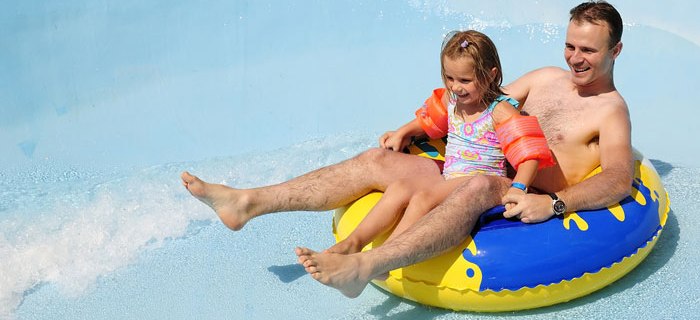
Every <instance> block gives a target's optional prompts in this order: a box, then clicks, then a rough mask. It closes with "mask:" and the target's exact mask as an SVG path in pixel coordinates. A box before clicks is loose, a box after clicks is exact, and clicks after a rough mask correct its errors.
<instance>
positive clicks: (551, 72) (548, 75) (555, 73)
mask: <svg viewBox="0 0 700 320" xmlns="http://www.w3.org/2000/svg"><path fill="white" fill-rule="evenodd" d="M568 74H569V73H568V71H566V70H564V69H562V68H559V67H554V66H550V67H542V68H539V69H535V70H532V71H530V73H529V75H530V76H532V77H536V78H545V79H547V80H549V79H555V78H559V77H566V76H567V75H568Z"/></svg>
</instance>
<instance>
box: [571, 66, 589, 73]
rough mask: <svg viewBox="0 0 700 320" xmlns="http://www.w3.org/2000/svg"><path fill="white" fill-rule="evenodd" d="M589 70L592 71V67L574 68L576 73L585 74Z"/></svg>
mask: <svg viewBox="0 0 700 320" xmlns="http://www.w3.org/2000/svg"><path fill="white" fill-rule="evenodd" d="M588 69H590V67H589V68H583V69H577V68H574V71H576V72H584V71H588Z"/></svg>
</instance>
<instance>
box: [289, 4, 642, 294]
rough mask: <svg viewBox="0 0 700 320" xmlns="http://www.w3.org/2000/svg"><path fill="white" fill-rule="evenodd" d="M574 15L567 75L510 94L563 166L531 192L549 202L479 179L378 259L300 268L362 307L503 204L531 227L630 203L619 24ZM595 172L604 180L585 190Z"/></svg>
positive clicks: (302, 256)
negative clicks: (369, 292) (360, 299)
mask: <svg viewBox="0 0 700 320" xmlns="http://www.w3.org/2000/svg"><path fill="white" fill-rule="evenodd" d="M570 13H571V19H570V22H569V25H568V28H567V33H566V46H565V49H564V57H565V59H566V61H567V64H568V66H569V70H563V69H560V68H554V67H549V68H543V69H538V70H535V71H532V72H530V73H528V74H526V75H524V76H523V77H521V78H520V79H518V80H516V81H515V82H513V83H512V84H510V85H508V86H507V87H506V88H505V92H506V93H507V94H508V95H509V96H511V97H513V98H515V99H517V100H518V101H520V102H521V103H522V104H523V111H524V112H526V113H528V114H529V115H533V116H537V117H538V120H539V122H540V124H541V126H542V130H543V131H544V133H545V136H546V137H547V140H548V144H549V147H550V148H551V150H552V152H553V154H554V156H555V157H556V159H557V162H558V165H557V166H555V167H550V168H546V169H543V170H542V171H540V172H539V173H538V174H537V177H536V179H535V181H534V182H533V184H532V186H533V187H534V188H536V189H538V190H540V191H542V192H545V193H551V195H548V194H533V193H528V194H513V195H507V196H505V197H504V198H503V199H499V196H498V195H500V194H505V192H506V190H507V188H509V187H510V180H508V179H506V178H500V177H490V176H476V177H475V178H473V179H470V180H469V181H468V182H467V183H465V184H464V185H462V186H460V188H459V189H457V190H455V191H454V192H453V193H452V194H451V195H450V196H449V197H448V198H447V199H446V200H445V201H444V202H443V203H442V204H440V205H439V206H438V207H436V208H435V209H433V210H432V211H431V212H430V213H428V214H427V215H426V216H425V217H423V218H422V219H421V220H420V221H419V222H418V223H416V224H415V225H413V226H412V227H411V228H410V229H408V230H406V231H405V232H404V233H402V234H400V235H399V236H397V237H396V238H394V239H393V240H392V241H388V242H387V243H385V244H383V245H382V246H380V247H378V248H376V249H373V250H370V251H367V252H362V253H356V254H350V255H340V254H334V253H317V252H314V251H312V250H309V249H306V248H297V249H296V253H297V255H298V256H299V262H300V263H301V264H303V265H304V267H305V268H306V271H307V272H308V273H309V274H311V276H312V277H313V278H314V279H316V280H318V281H319V282H321V283H323V284H326V285H329V286H332V287H334V288H337V289H338V290H340V291H341V292H342V293H343V294H344V295H346V296H348V297H356V296H358V295H359V294H360V293H361V292H362V290H363V289H364V288H365V287H366V285H367V284H368V283H369V281H370V280H372V279H374V278H376V277H379V276H382V275H384V274H386V273H388V272H389V271H391V270H393V269H396V268H400V267H404V266H408V265H411V264H414V263H417V262H420V261H423V260H426V259H429V258H431V257H434V256H437V255H439V254H441V253H443V252H445V251H447V250H449V249H451V248H452V247H454V246H456V245H458V244H459V243H461V242H462V241H463V240H464V239H465V238H466V237H467V236H468V235H469V233H470V231H471V230H472V228H473V227H474V225H475V223H476V221H477V220H478V217H479V215H480V213H481V212H483V211H485V210H487V209H488V208H490V207H492V206H494V205H497V204H500V203H501V202H502V203H513V204H515V205H514V206H513V207H511V208H510V209H509V210H507V211H506V212H505V213H504V216H506V217H516V216H517V217H519V218H520V219H521V220H522V221H523V222H526V223H533V222H539V221H543V220H546V219H549V218H550V217H551V216H552V215H554V214H555V213H556V214H561V213H562V212H563V211H567V212H570V211H577V210H584V209H594V208H600V207H605V206H608V205H611V204H613V203H615V202H618V201H620V200H621V199H622V198H624V197H625V196H627V195H628V194H629V191H630V186H631V183H632V178H633V174H634V172H633V170H634V168H633V158H632V150H631V137H630V136H631V125H630V121H629V112H628V110H627V105H626V103H625V102H624V100H623V98H622V97H621V96H620V94H619V93H618V92H617V90H616V89H615V84H614V81H613V67H614V62H615V59H616V58H617V56H618V55H619V54H620V51H621V50H622V43H621V42H620V39H621V36H622V19H621V18H620V15H619V13H618V12H617V10H615V8H614V7H612V6H611V5H609V4H607V3H605V2H602V1H600V2H587V3H583V4H581V5H579V6H577V7H575V8H574V9H572V10H571V12H570ZM597 166H600V167H601V168H602V172H601V173H600V174H598V175H596V176H594V177H592V178H590V179H587V180H585V181H582V180H583V178H584V177H585V176H586V175H587V174H588V173H589V172H591V171H592V170H593V169H594V168H596V167H597ZM465 204H468V205H465Z"/></svg>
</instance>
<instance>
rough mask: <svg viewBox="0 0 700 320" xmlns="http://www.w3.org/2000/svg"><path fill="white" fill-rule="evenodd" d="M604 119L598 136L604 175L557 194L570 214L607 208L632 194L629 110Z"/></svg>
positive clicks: (632, 173) (632, 164)
mask: <svg viewBox="0 0 700 320" xmlns="http://www.w3.org/2000/svg"><path fill="white" fill-rule="evenodd" d="M604 119H605V120H604V121H603V123H601V126H600V132H599V134H600V136H599V148H600V167H601V169H602V172H600V173H599V174H597V175H595V176H593V177H591V178H589V179H586V180H584V181H582V182H580V183H577V184H575V185H573V186H571V187H569V188H566V189H564V190H562V191H560V192H557V195H558V196H559V197H560V198H561V199H562V200H563V201H564V203H566V206H567V211H576V210H586V209H596V208H602V207H607V206H609V205H611V204H614V203H616V202H619V201H620V200H622V199H623V198H624V197H626V196H628V195H629V194H630V191H631V185H632V179H633V178H634V160H633V157H632V141H631V124H630V119H629V112H628V111H627V107H626V106H624V105H621V106H619V107H618V108H615V110H613V112H611V113H610V114H609V115H608V116H607V117H605V118H604Z"/></svg>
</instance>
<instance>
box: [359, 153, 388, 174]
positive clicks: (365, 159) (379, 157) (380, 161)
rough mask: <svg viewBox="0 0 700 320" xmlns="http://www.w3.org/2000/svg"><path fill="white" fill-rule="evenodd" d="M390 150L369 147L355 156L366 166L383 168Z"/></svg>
mask: <svg viewBox="0 0 700 320" xmlns="http://www.w3.org/2000/svg"><path fill="white" fill-rule="evenodd" d="M391 152H394V151H391V150H386V149H382V148H371V149H367V150H366V151H364V152H362V153H360V154H359V155H358V156H357V160H358V161H359V162H361V163H363V164H364V166H365V167H366V168H377V169H381V168H384V166H385V165H386V162H387V161H386V159H387V158H388V157H390V156H391V154H390V153H391Z"/></svg>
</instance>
